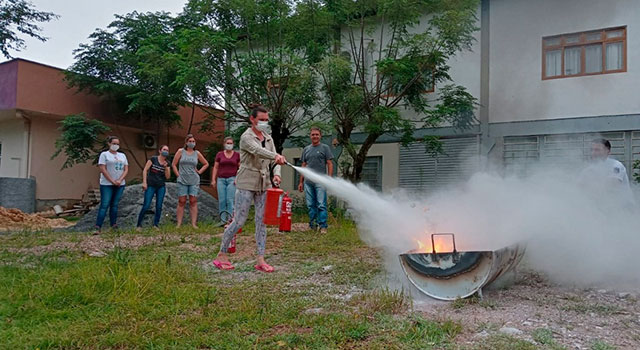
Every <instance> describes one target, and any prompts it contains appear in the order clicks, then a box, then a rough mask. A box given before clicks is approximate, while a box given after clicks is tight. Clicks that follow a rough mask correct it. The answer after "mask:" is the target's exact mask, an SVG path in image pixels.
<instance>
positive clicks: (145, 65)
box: [66, 12, 186, 168]
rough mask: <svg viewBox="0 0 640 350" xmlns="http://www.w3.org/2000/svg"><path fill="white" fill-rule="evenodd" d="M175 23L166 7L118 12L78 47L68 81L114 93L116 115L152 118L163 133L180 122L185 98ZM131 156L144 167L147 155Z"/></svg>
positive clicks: (145, 121) (143, 121)
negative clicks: (142, 157)
mask: <svg viewBox="0 0 640 350" xmlns="http://www.w3.org/2000/svg"><path fill="white" fill-rule="evenodd" d="M173 26H174V19H173V18H172V17H171V16H170V15H169V14H168V13H164V12H158V13H144V14H141V13H137V12H133V13H130V14H127V15H124V16H119V15H116V20H115V21H113V22H112V23H111V24H110V25H109V26H108V30H103V29H98V30H96V31H95V32H94V33H93V34H91V35H90V36H89V38H90V39H91V43H90V44H81V45H80V47H79V48H78V49H77V50H75V51H74V53H75V59H76V61H75V63H74V64H73V65H72V66H71V67H70V68H69V70H68V71H67V72H66V79H67V82H68V83H69V85H70V86H71V87H76V88H77V89H78V90H80V91H83V90H85V91H88V92H90V93H93V94H95V95H98V96H107V97H109V98H110V99H111V100H113V101H115V108H114V110H113V111H111V112H112V113H111V114H112V115H120V116H123V117H124V118H122V119H121V121H122V122H123V123H131V120H134V121H137V125H136V126H137V127H139V128H140V129H145V127H146V126H147V125H149V124H151V125H152V127H155V128H156V132H157V134H158V135H159V134H160V130H161V129H163V128H164V127H171V126H173V125H176V124H178V123H179V122H180V120H181V119H180V117H179V116H178V114H177V113H176V110H177V109H178V107H179V106H182V105H185V104H186V98H185V88H184V86H182V85H180V84H176V83H175V81H176V76H177V75H178V71H177V65H176V62H175V60H171V59H170V58H171V57H172V56H170V55H168V54H167V53H169V52H172V50H173V46H172V45H173V41H174V40H173ZM123 141H125V142H126V140H123ZM132 157H133V159H134V161H135V162H136V163H137V164H138V166H140V167H141V168H142V167H143V164H144V161H142V162H141V161H139V160H138V159H137V158H136V157H135V154H132ZM145 157H146V154H145Z"/></svg>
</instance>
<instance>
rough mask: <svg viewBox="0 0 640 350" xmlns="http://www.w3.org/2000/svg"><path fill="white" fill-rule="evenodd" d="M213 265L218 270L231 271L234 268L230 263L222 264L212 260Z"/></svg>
mask: <svg viewBox="0 0 640 350" xmlns="http://www.w3.org/2000/svg"><path fill="white" fill-rule="evenodd" d="M213 265H214V266H215V267H217V268H218V269H219V270H233V269H234V268H235V267H233V265H231V263H230V262H222V261H220V260H214V261H213Z"/></svg>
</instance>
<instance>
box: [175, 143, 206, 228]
mask: <svg viewBox="0 0 640 350" xmlns="http://www.w3.org/2000/svg"><path fill="white" fill-rule="evenodd" d="M184 142H185V145H184V148H180V149H178V151H177V152H176V155H175V157H173V162H172V163H171V165H172V168H173V172H174V173H175V174H176V176H177V177H178V179H177V181H176V182H177V184H178V208H177V210H176V221H177V223H176V227H180V225H182V216H183V215H184V206H185V204H186V203H187V197H189V214H190V215H191V226H192V227H193V228H196V229H197V228H198V226H197V225H196V221H197V220H198V197H197V196H198V187H200V174H202V173H203V172H204V171H205V170H207V168H208V167H209V162H207V160H206V159H205V157H204V156H203V155H202V153H200V152H198V151H197V150H196V149H195V148H196V139H195V138H194V137H193V135H191V134H189V135H187V137H186V138H185V139H184ZM198 162H200V163H202V167H201V168H200V169H198Z"/></svg>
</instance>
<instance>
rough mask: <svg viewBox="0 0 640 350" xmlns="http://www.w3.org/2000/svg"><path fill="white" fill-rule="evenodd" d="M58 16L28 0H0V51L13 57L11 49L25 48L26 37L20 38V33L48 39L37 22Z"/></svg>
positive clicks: (6, 55) (43, 39)
mask: <svg viewBox="0 0 640 350" xmlns="http://www.w3.org/2000/svg"><path fill="white" fill-rule="evenodd" d="M58 17H59V16H58V15H56V14H54V13H52V12H43V11H38V10H36V9H35V8H34V7H33V4H32V3H31V2H29V1H26V0H0V53H2V54H3V55H4V56H5V57H7V58H11V55H10V54H9V50H16V51H20V50H21V49H24V48H25V43H24V39H22V38H20V36H19V35H20V34H24V35H27V36H30V37H32V38H35V39H38V40H40V41H46V40H47V38H46V37H44V36H42V34H41V32H42V28H40V27H39V26H38V25H37V23H44V22H49V21H50V20H52V19H56V18H58Z"/></svg>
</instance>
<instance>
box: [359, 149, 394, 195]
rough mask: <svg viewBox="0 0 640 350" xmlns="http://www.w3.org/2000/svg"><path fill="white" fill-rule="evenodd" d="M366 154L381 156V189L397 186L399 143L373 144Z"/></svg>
mask: <svg viewBox="0 0 640 350" xmlns="http://www.w3.org/2000/svg"><path fill="white" fill-rule="evenodd" d="M367 156H368V157H373V156H382V191H383V192H387V191H391V190H392V189H394V188H396V187H398V175H399V169H400V168H399V166H400V144H399V143H378V144H375V145H373V146H372V147H371V149H370V150H369V153H367Z"/></svg>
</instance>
